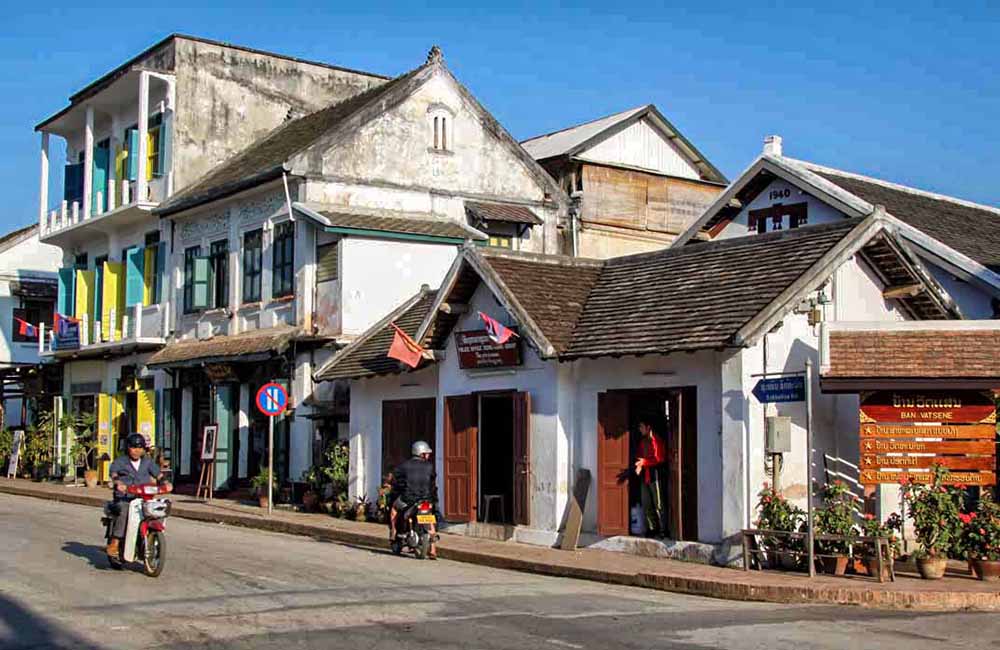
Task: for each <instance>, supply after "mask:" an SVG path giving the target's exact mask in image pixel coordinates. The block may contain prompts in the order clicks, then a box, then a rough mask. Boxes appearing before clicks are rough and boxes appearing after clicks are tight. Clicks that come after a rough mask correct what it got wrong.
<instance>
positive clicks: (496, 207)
mask: <svg viewBox="0 0 1000 650" xmlns="http://www.w3.org/2000/svg"><path fill="white" fill-rule="evenodd" d="M465 210H466V212H468V213H469V215H470V216H472V217H473V218H475V219H476V220H478V221H486V222H489V221H499V222H503V223H520V224H526V225H529V226H540V225H542V223H543V222H542V219H541V217H539V216H538V215H537V214H535V213H534V212H532V211H531V210H530V209H528V208H526V207H524V206H523V205H511V204H509V203H482V202H479V201H466V202H465Z"/></svg>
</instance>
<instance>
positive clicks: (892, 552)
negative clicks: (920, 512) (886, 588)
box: [861, 512, 903, 579]
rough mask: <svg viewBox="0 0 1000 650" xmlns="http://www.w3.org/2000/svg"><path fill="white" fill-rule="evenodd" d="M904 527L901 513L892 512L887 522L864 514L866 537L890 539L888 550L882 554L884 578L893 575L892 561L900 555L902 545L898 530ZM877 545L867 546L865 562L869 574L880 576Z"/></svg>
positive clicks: (862, 527) (864, 532)
mask: <svg viewBox="0 0 1000 650" xmlns="http://www.w3.org/2000/svg"><path fill="white" fill-rule="evenodd" d="M902 529H903V518H902V517H900V516H899V513H896V512H894V513H892V514H891V515H889V518H888V519H886V520H885V522H884V523H883V522H881V521H879V519H878V517H876V516H875V515H873V514H871V513H868V514H866V515H865V516H864V518H863V519H862V521H861V534H862V535H864V536H865V537H881V538H884V539H887V540H889V549H888V552H886V551H885V550H883V556H882V578H883V579H885V578H887V577H888V576H889V575H891V567H892V563H893V562H894V561H895V559H896V558H897V557H899V552H900V546H899V539H898V538H897V537H896V531H899V530H902ZM875 549H876V547H875V546H874V545H872V546H865V555H864V562H865V568H867V569H868V575H870V576H876V577H877V576H878V556H877V555H875V552H876V550H875Z"/></svg>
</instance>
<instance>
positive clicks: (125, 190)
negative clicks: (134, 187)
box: [122, 180, 131, 205]
mask: <svg viewBox="0 0 1000 650" xmlns="http://www.w3.org/2000/svg"><path fill="white" fill-rule="evenodd" d="M130 190H131V185H130V184H129V182H128V181H127V180H123V181H122V205H128V204H129V191H130Z"/></svg>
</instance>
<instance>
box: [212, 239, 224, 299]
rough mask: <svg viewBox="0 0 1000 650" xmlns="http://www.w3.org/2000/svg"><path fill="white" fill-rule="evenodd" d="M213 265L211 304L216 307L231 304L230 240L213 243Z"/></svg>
mask: <svg viewBox="0 0 1000 650" xmlns="http://www.w3.org/2000/svg"><path fill="white" fill-rule="evenodd" d="M209 259H210V260H211V267H212V285H213V286H212V300H211V301H210V302H211V306H212V307H215V308H216V309H219V308H222V307H228V306H229V240H226V239H223V240H220V241H217V242H213V243H212V249H211V254H210V258H209Z"/></svg>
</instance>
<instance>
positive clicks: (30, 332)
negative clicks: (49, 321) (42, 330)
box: [14, 316, 38, 336]
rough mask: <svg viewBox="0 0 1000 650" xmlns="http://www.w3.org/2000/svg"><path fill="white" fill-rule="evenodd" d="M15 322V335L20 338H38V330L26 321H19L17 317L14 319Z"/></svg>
mask: <svg viewBox="0 0 1000 650" xmlns="http://www.w3.org/2000/svg"><path fill="white" fill-rule="evenodd" d="M14 320H16V321H17V333H18V334H20V335H21V336H38V328H36V327H35V326H34V325H32V324H31V323H29V322H28V321H26V320H21V319H20V318H18V317H17V316H15V317H14Z"/></svg>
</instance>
